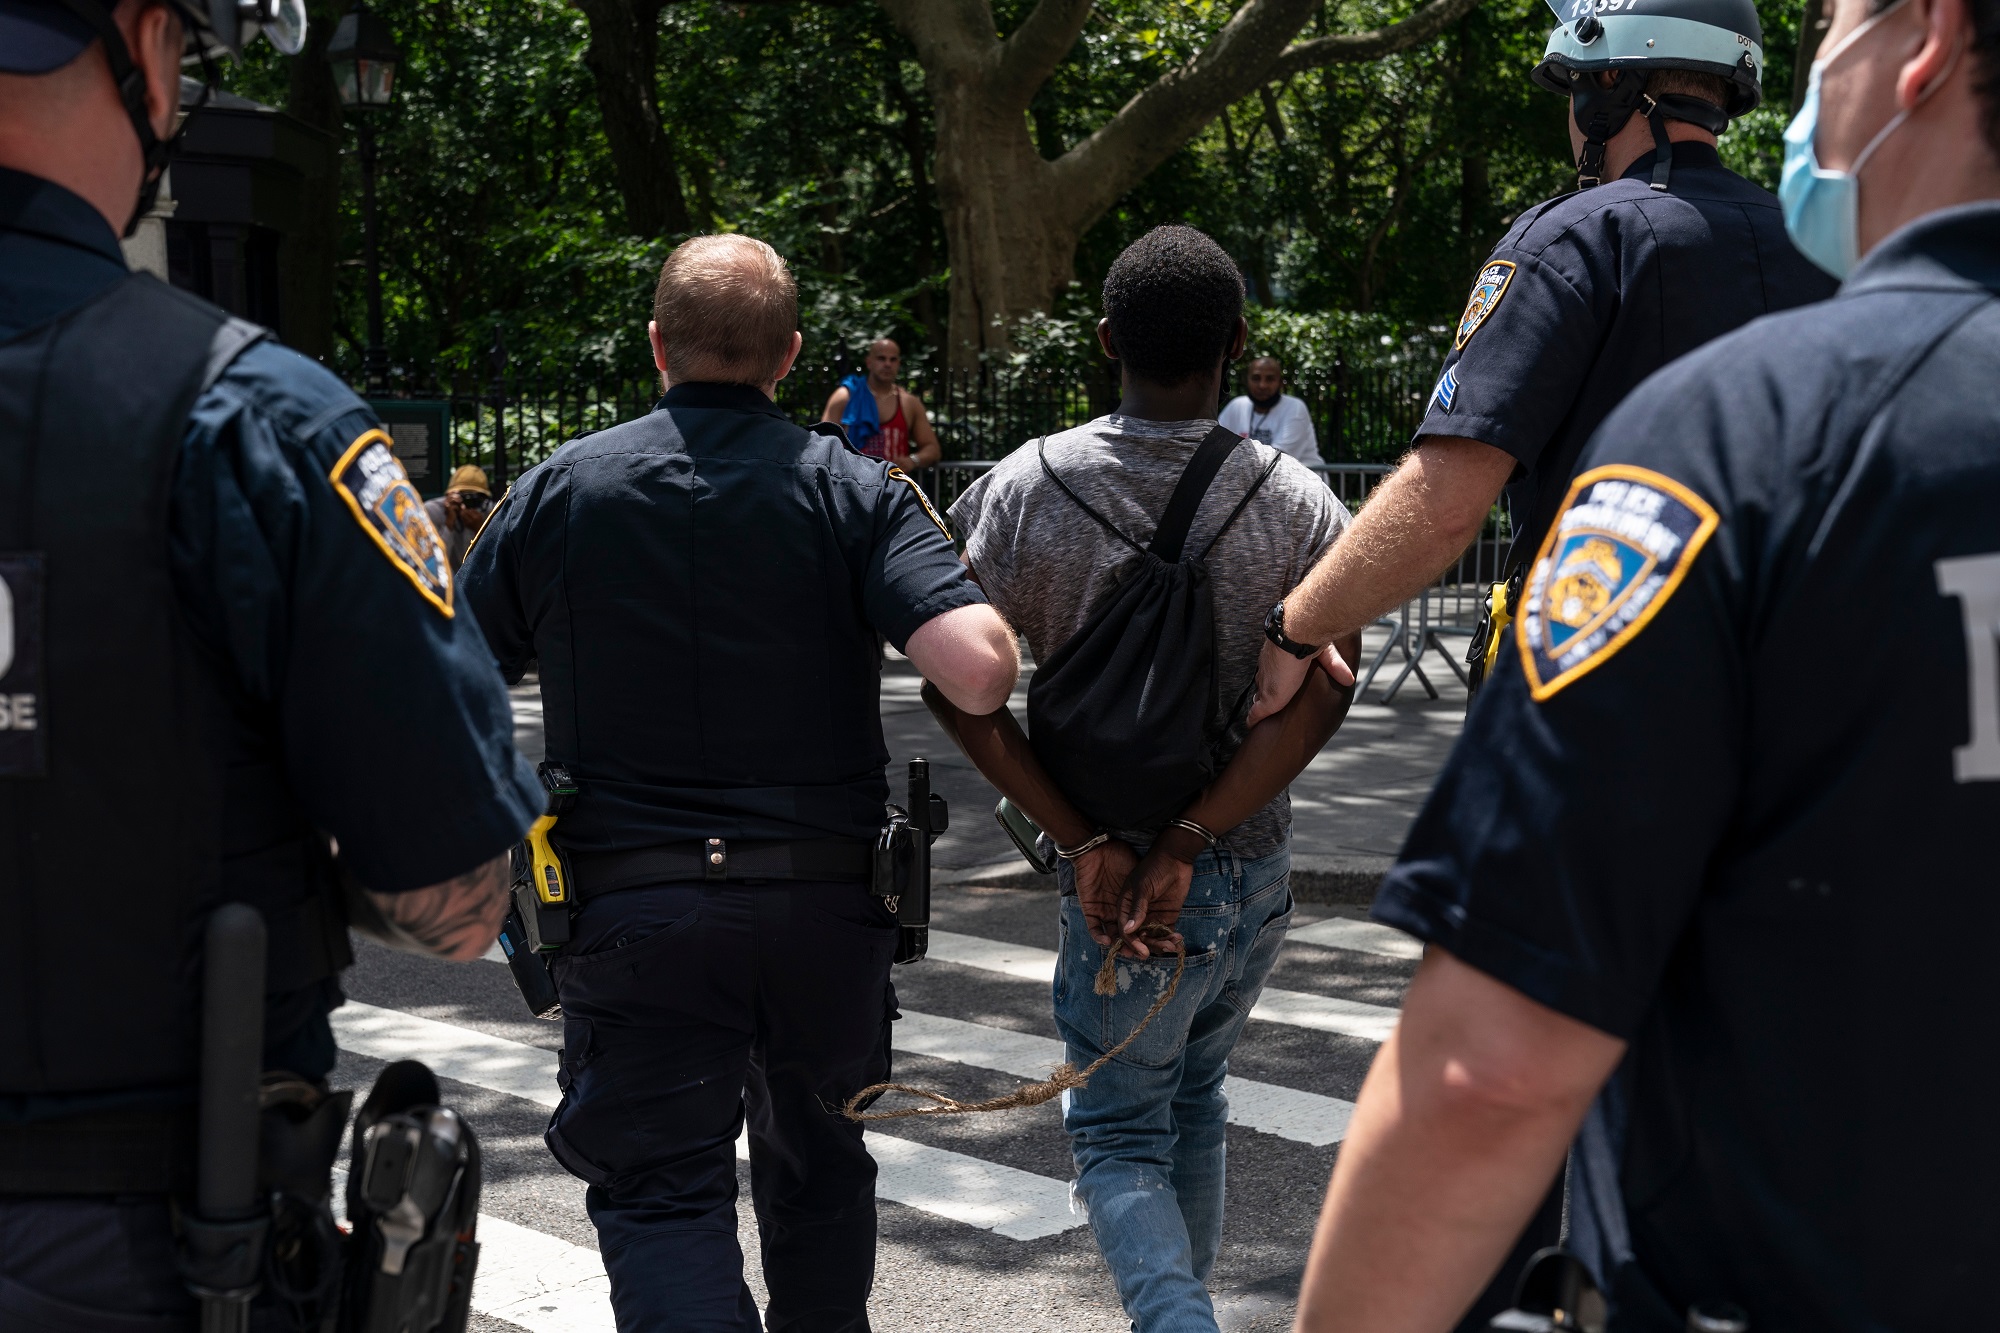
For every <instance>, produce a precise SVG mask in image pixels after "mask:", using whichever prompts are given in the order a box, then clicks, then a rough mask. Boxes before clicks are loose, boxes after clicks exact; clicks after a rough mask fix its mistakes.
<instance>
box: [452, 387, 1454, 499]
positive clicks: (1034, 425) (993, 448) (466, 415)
mask: <svg viewBox="0 0 2000 1333" xmlns="http://www.w3.org/2000/svg"><path fill="white" fill-rule="evenodd" d="M841 378H842V376H841V372H839V371H835V370H828V369H801V370H799V371H797V372H795V373H794V374H793V375H791V376H790V377H789V378H787V379H785V380H783V381H782V382H780V384H779V385H778V395H777V397H778V405H779V406H780V407H782V408H784V409H785V411H786V412H787V413H788V414H790V415H791V417H792V418H793V419H794V420H796V421H800V422H809V421H817V420H818V419H819V415H820V412H821V410H822V408H823V407H824V406H825V404H826V400H827V399H828V397H830V396H831V395H832V393H833V391H834V389H835V388H836V387H837V386H838V385H839V383H840V380H841ZM1430 379H1431V371H1430V370H1429V369H1428V368H1424V367H1415V366H1409V365H1390V366H1349V365H1346V364H1344V363H1336V364H1335V365H1334V366H1332V367H1330V368H1327V369H1315V370H1304V371H1295V372H1292V373H1291V374H1290V375H1289V377H1288V380H1287V384H1286V391H1287V392H1289V393H1292V394H1295V395H1297V396H1298V397H1300V398H1302V399H1304V400H1305V403H1306V406H1307V408H1308V409H1309V410H1310V412H1311V413H1312V419H1313V426H1314V429H1315V430H1316V431H1317V432H1318V435H1319V444H1320V452H1321V454H1322V455H1323V456H1324V457H1325V458H1326V459H1327V460H1328V461H1329V462H1338V463H1390V462H1393V461H1395V459H1396V458H1397V457H1398V456H1400V455H1401V453H1402V451H1403V450H1404V449H1405V448H1406V447H1407V446H1408V444H1409V441H1410V436H1411V434H1412V433H1413V432H1414V431H1415V429H1416V426H1417V423H1418V422H1419V421H1420V420H1422V418H1423V410H1424V405H1425V402H1426V399H1427V397H1428V395H1429V392H1430V387H1431V384H1430ZM904 383H905V384H906V385H907V386H908V387H909V388H910V389H912V390H913V391H914V392H915V393H916V394H917V395H918V396H919V397H920V398H922V399H923V401H924V406H925V410H926V411H927V412H928V413H929V415H930V418H931V422H932V424H933V425H934V426H935V427H936V429H937V433H938V439H939V441H940V443H942V445H943V447H944V456H945V457H946V458H947V459H953V460H979V459H996V458H1002V457H1005V456H1006V455H1007V454H1008V453H1010V452H1012V451H1013V450H1014V449H1016V448H1018V447H1019V446H1020V445H1022V444H1023V443H1025V442H1026V441H1028V440H1032V439H1034V438H1036V437H1037V436H1040V435H1046V434H1050V433H1052V432H1055V431H1060V430H1066V429H1068V428H1069V427H1071V426H1078V425H1082V424H1083V423H1084V422H1086V421H1088V420H1090V419H1091V418H1093V417H1096V416H1101V415H1102V414H1104V413H1106V412H1108V411H1110V410H1111V409H1112V408H1113V406H1115V404H1116V401H1117V398H1116V393H1115V391H1114V389H1113V388H1112V386H1111V384H1110V382H1109V381H1108V380H1099V379H1095V378H1093V379H1083V378H1079V377H1077V376H1075V375H1072V374H1067V373H1063V372H1056V371H1032V370H1030V371H1004V372H998V373H992V372H988V373H977V374H958V373H944V374H925V373H921V372H919V373H914V374H912V375H910V376H908V377H907V378H906V379H905V381H904ZM658 393H659V386H658V382H657V381H656V380H655V379H654V378H653V377H652V376H650V375H646V376H637V375H634V376H622V377H612V376H605V377H600V378H597V379H593V380H583V379H574V378H572V379H563V380H556V379H549V378H543V377H539V376H528V375H524V376H508V377H506V378H502V379H496V380H493V381H491V382H489V383H487V384H485V385H483V386H480V387H479V388H477V389H471V390H461V391H449V392H440V393H436V394H431V395H419V397H420V398H422V399H427V400H429V401H435V402H443V403H448V404H449V407H450V413H451V457H450V459H449V460H446V461H448V463H450V464H452V465H456V464H460V463H477V464H479V465H480V466H481V467H484V468H485V469H486V470H487V472H488V474H489V475H490V476H491V478H492V480H493V482H494V484H495V485H502V486H504V485H505V484H506V482H508V481H509V480H511V479H512V478H514V477H516V476H519V475H520V474H521V472H522V471H524V470H525V469H527V468H529V467H532V466H534V465H535V464H536V463H538V462H540V461H541V460H542V459H544V458H547V457H548V456H549V455H550V454H551V453H553V452H554V451H555V449H556V448H557V447H558V446H559V445H561V444H562V443H563V442H564V441H566V440H571V439H574V438H575V437H577V436H578V435H581V434H583V433H584V432H586V431H592V430H602V429H603V428H604V427H606V426H614V425H617V424H618V423H619V422H621V421H629V420H631V419H632V418H634V417H637V416H640V415H643V414H644V413H645V412H647V411H649V410H650V409H651V408H652V406H653V403H654V402H655V401H656V399H657V397H658Z"/></svg>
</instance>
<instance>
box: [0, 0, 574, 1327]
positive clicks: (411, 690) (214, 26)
mask: <svg viewBox="0 0 2000 1333" xmlns="http://www.w3.org/2000/svg"><path fill="white" fill-rule="evenodd" d="M302 21H303V15H302V13H301V12H300V11H299V8H298V6H296V5H293V4H290V3H285V4H279V3H276V2H275V0H260V2H258V3H244V4H241V5H239V4H237V3H235V2H234V0H217V3H215V4H214V5H201V6H196V5H192V4H182V3H179V2H178V0H177V2H176V3H164V2H162V0H122V2H121V3H117V4H112V3H110V2H109V0H104V2H103V3H99V2H98V0H64V2H63V3H48V2H46V0H0V701H4V708H3V709H0V713H3V714H4V720H0V897H4V899H5V901H6V903H7V904H8V910H7V915H6V920H7V939H6V946H7V951H8V956H9V961H8V963H7V965H6V966H5V967H4V968H0V1328H5V1329H8V1330H10V1333H11V1331H12V1330H30V1329H31V1330H54V1329H61V1330H64V1331H65V1333H108V1331H109V1330H114V1329H115V1330H151V1329H159V1330H178V1329H183V1328H189V1327H191V1326H192V1319H193V1308H194V1302H193V1299H192V1298H191V1297H190V1295H189V1294H188V1292H187V1290H186V1289H185V1287H184V1286H183V1282H182V1278H181V1276H180V1275H179V1274H177V1272H176V1269H175V1239H174V1224H173V1220H172V1219H173V1218H174V1216H175V1215H176V1210H177V1209H179V1210H182V1211H184V1210H185V1208H186V1206H187V1203H188V1197H187V1188H188V1184H189V1180H190V1177H191V1175H192V1173H193V1170H194V1165H195V1164H194V1161H193V1146H194V1136H193V1133H192V1125H191V1120H192V1115H193V1103H194V1084H195V1077H196V1071H197V1068H198V1061H199V1052H198V1050H197V1040H196V1038H197V1030H198V1022H197V1020H198V1017H199V987H198V982H199V979H200V976H201V974H202V957H201V950H200V946H201V941H202V935H203V927H204V923H205V921H206V918H207V917H208V916H209V914H210V912H211V909H212V908H214V907H215V906H217V905H218V904H221V903H225V902H231V901H236V902H247V903H249V904H252V905H253V906H255V907H257V908H258V909H260V911H261V912H262V915H263V917H264V921H265V923H266V927H267V931H268V935H269V948H268V974H267V979H266V987H265V989H266V993H267V1007H266V1012H265V1017H264V1034H265V1045H264V1056H263V1059H264V1065H263V1067H264V1068H265V1069H266V1070H271V1071H286V1073H287V1074H289V1075H290V1076H291V1077H290V1078H289V1079H288V1080H283V1081H284V1082H285V1084H286V1086H287V1087H288V1088H289V1089H290V1092H288V1093H287V1096H289V1097H291V1099H292V1100H291V1103H290V1104H291V1105H293V1106H294V1107H295V1108H298V1109H300V1111H301V1113H303V1111H304V1109H305V1108H306V1107H307V1106H308V1105H311V1106H314V1107H316V1106H317V1105H318V1104H319V1099H322V1098H324V1097H325V1095H326V1089H325V1082H324V1080H325V1078H326V1075H327V1074H328V1073H329V1071H331V1069H332V1068H333V1064H334V1046H333V1038H332V1031H331V1028H330V1026H329V1023H328V1019H327V1014H328V1011H329V1010H330V1009H332V1008H333V1006H335V1005H336V1004H338V1003H339V1002H340V991H339V988H338V976H339V972H340V969H341V968H342V967H344V966H345V965H346V964H347V962H348V961H349V952H348V943H347V932H346V929H345V917H346V915H347V909H346V908H345V907H344V906H343V903H342V898H343V893H342V891H341V888H340V880H341V872H342V871H344V873H345V876H346V878H347V879H348V880H350V881H353V882H358V883H359V884H361V885H365V886H366V888H367V890H368V892H361V891H357V892H355V893H354V894H353V898H354V902H355V904H356V906H357V908H358V910H360V911H361V912H362V914H363V915H364V917H365V918H366V921H365V925H366V927H367V928H368V929H369V930H371V931H372V932H374V933H375V934H377V935H378V936H381V937H385V938H390V939H393V940H396V941H397V942H399V943H402V944H404V945H405V946H407V947H412V948H418V949H422V950H425V951H428V952H431V953H436V954H442V955H444V956H447V957H453V958H473V957H477V956H478V955H479V954H480V953H481V952H482V951H483V950H484V949H485V948H486V947H487V946H488V945H489V943H490V942H491V941H492V939H493V938H494V935H495V933H496V929H497V926H498V923H499V921H500V918H501V916H502V915H503V908H504V902H505V887H506V886H505V879H506V875H505V866H506V861H505V859H504V856H502V853H504V852H505V850H506V848H507V847H508V845H509V844H510V843H511V842H512V841H513V840H514V839H515V838H517V837H518V836H519V834H520V832H521V830H522V829H523V828H524V827H525V826H526V824H527V823H528V822H529V820H530V819H532V818H533V816H534V815H535V814H536V813H538V811H539V808H540V796H539V789H538V788H537V787H536V785H535V784H534V781H533V774H532V773H531V772H528V771H526V770H525V769H524V768H523V766H522V765H521V764H520V762H519V760H518V759H517V757H516V756H515V754H514V752H513V747H512V742H511V724H510V719H509V710H508V707H507V698H506V694H505V691H504V689H503V688H502V686H501V683H500V680H499V678H498V676H497V674H496V673H495V672H494V670H493V667H492V664H491V660H490V658H489V657H488V655H487V653H486V649H485V645H484V644H483V642H482V641H481V640H480V638H479V634H478V631H477V629H476V628H475V627H474V626H473V624H472V622H471V620H470V618H469V617H468V616H466V615H464V614H463V611H462V607H461V605H460V604H459V601H458V599H457V598H456V596H455V595H454V590H453V587H452V581H451V577H450V572H449V570H448V569H447V568H446V567H445V565H444V563H443V556H442V554H441V550H440V548H439V545H438V542H437V537H436V534H435V533H434V532H433V531H432V529H431V526H430V524H429V521H428V520H427V519H425V518H424V516H423V507H422V504H421V502H420V501H419V500H418V498H417V497H416V495H415V492H414V491H412V490H411V489H410V487H409V484H408V482H407V481H405V480H404V479H403V477H402V475H401V470H400V468H399V467H398V466H397V465H396V462H395V459H394V456H393V455H392V454H391V453H390V452H389V450H388V448H387V437H386V436H385V435H383V433H382V432H381V430H380V429H379V424H378V422H377V421H376V419H375V418H374V416H373V415H372V414H371V413H370V412H369V410H368V409H367V408H366V407H365V406H364V405H363V404H362V403H361V402H360V401H359V400H358V399H356V398H355V397H354V395H353V394H351V393H349V392H348V391H347V389H345V388H344V387H342V385H341V384H340V383H339V382H338V381H336V380H335V379H334V378H333V377H332V376H331V375H329V374H327V372H326V371H324V370H322V369H321V368H319V367H318V366H316V365H314V364H312V363H311V362H309V361H307V360H305V359H304V358H302V357H300V356H298V355H297V354H295V353H293V352H289V351H286V350H285V349H283V348H281V347H279V346H278V345H277V344H276V343H274V342H272V341H271V340H270V339H269V338H267V337H264V336H263V334H262V331H261V330H258V329H255V328H253V327H251V326H249V325H246V324H243V323H241V322H240V321H234V320H231V319H230V318H229V317H228V316H227V315H226V314H225V313H224V312H222V311H220V310H217V309H215V308H213V307H211V306H209V305H206V304H205V303H203V302H200V301H197V300H195V299H193V298H191V297H189V296H187V295H185V294H183V293H180V292H177V291H175V290H174V289H172V288H169V287H167V286H166V285H165V284H163V283H160V282H158V281H155V280H154V279H152V278H150V277H147V276H144V275H139V274H133V273H129V272H127V270H126V267H125V263H124V260H123V258H122V256H121V254H120V252H119V247H118V233H119V232H120V231H121V230H125V229H127V228H128V227H129V226H130V225H131V223H132V221H133V219H135V218H136V217H137V216H138V215H139V214H140V213H142V212H144V211H145V208H146V207H147V202H148V200H149V198H150V196H151V191H152V189H153V187H154V185H155V184H156V183H157V180H158V176H159V173H160V171H161V169H162V168H163V167H164V165H165V161H166V154H165V145H166V143H167V142H168V138H169V135H170V132H171V130H172V128H173V124H174V120H175V116H176V114H177V111H178V107H179V100H180V69H181V60H182V55H183V51H184V50H192V51H204V52H206V51H209V50H220V49H235V48H237V47H240V45H241V43H242V42H244V41H246V40H248V39H249V38H250V37H251V36H252V35H253V34H254V33H255V32H256V31H257V29H258V28H259V27H260V26H261V27H262V29H263V31H264V32H265V33H267V34H269V35H271V36H272V38H273V40H274V41H277V42H279V43H280V44H281V45H282V46H284V47H286V48H288V49H296V45H297V43H298V41H299V40H301V38H302V36H303V32H302V29H301V27H300V26H299V24H300V23H302ZM329 835H331V837H332V838H334V839H337V840H338V855H339V866H338V867H337V866H336V863H335V861H334V858H333V855H332V854H331V852H330V849H329V842H328V838H329ZM496 858H499V859H496ZM335 1127H336V1129H337V1127H338V1122H337V1120H336V1124H335ZM324 1165H325V1163H322V1164H321V1166H322V1167H323V1166H324ZM320 1176H321V1179H322V1180H324V1178H325V1172H324V1170H321V1172H320ZM321 1198H322V1200H323V1198H324V1187H323V1186H322V1187H321ZM320 1207H321V1209H322V1210H323V1209H324V1204H323V1202H322V1203H321V1204H320ZM327 1220H328V1224H329V1225H330V1219H327ZM271 1318H273V1319H277V1318H278V1312H277V1311H276V1310H275V1309H274V1310H273V1311H272V1313H271ZM285 1326H286V1325H285V1324H284V1323H283V1322H277V1323H272V1324H267V1325H260V1327H285Z"/></svg>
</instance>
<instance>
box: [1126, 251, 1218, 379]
mask: <svg viewBox="0 0 2000 1333" xmlns="http://www.w3.org/2000/svg"><path fill="white" fill-rule="evenodd" d="M1104 318H1105V319H1106V321H1108V323H1109V326H1110V340H1111V350H1112V352H1113V353H1114V354H1115V355H1116V356H1117V357H1118V360H1119V363H1120V364H1121V365H1123V366H1124V368H1125V370H1126V372H1127V373H1128V374H1131V375H1134V376H1136V377H1138V378H1139V379H1143V380H1147V381H1150V382H1151V383H1154V384H1158V385H1162V386H1165V387H1172V386H1174V385H1177V384H1185V383H1187V382H1188V381H1189V380H1191V379H1193V378H1194V377H1195V376H1197V375H1207V374H1212V373H1214V371H1215V370H1216V369H1217V367H1219V366H1220V365H1221V364H1222V361H1223V358H1224V357H1226V356H1228V355H1229V344H1230V342H1231V341H1232V340H1234V338H1235V337H1236V325H1237V321H1239V320H1241V319H1242V318H1243V275H1242V274H1241V273H1239V272H1237V269H1236V262H1235V261H1234V260H1232V259H1231V258H1230V257H1229V255H1228V253H1227V252H1226V251H1225V250H1223V248H1222V247H1221V246H1219V245H1217V244H1216V243H1215V242H1214V241H1213V240H1211V239H1210V238H1209V237H1208V236H1207V235H1206V234H1205V233H1203V232H1199V231H1196V230H1195V229H1194V228H1193V227H1180V226H1169V227H1155V228H1153V229H1152V230H1151V231H1149V232H1147V233H1146V234H1145V235H1144V236H1141V237H1140V238H1139V239H1138V240H1136V241H1134V242H1132V244H1130V245H1128V246H1126V247H1125V253H1124V254H1121V255H1119V256H1118V258H1117V259H1115V260H1113V261H1112V264H1111V271H1110V272H1109V273H1106V274H1105V275H1104Z"/></svg>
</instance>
